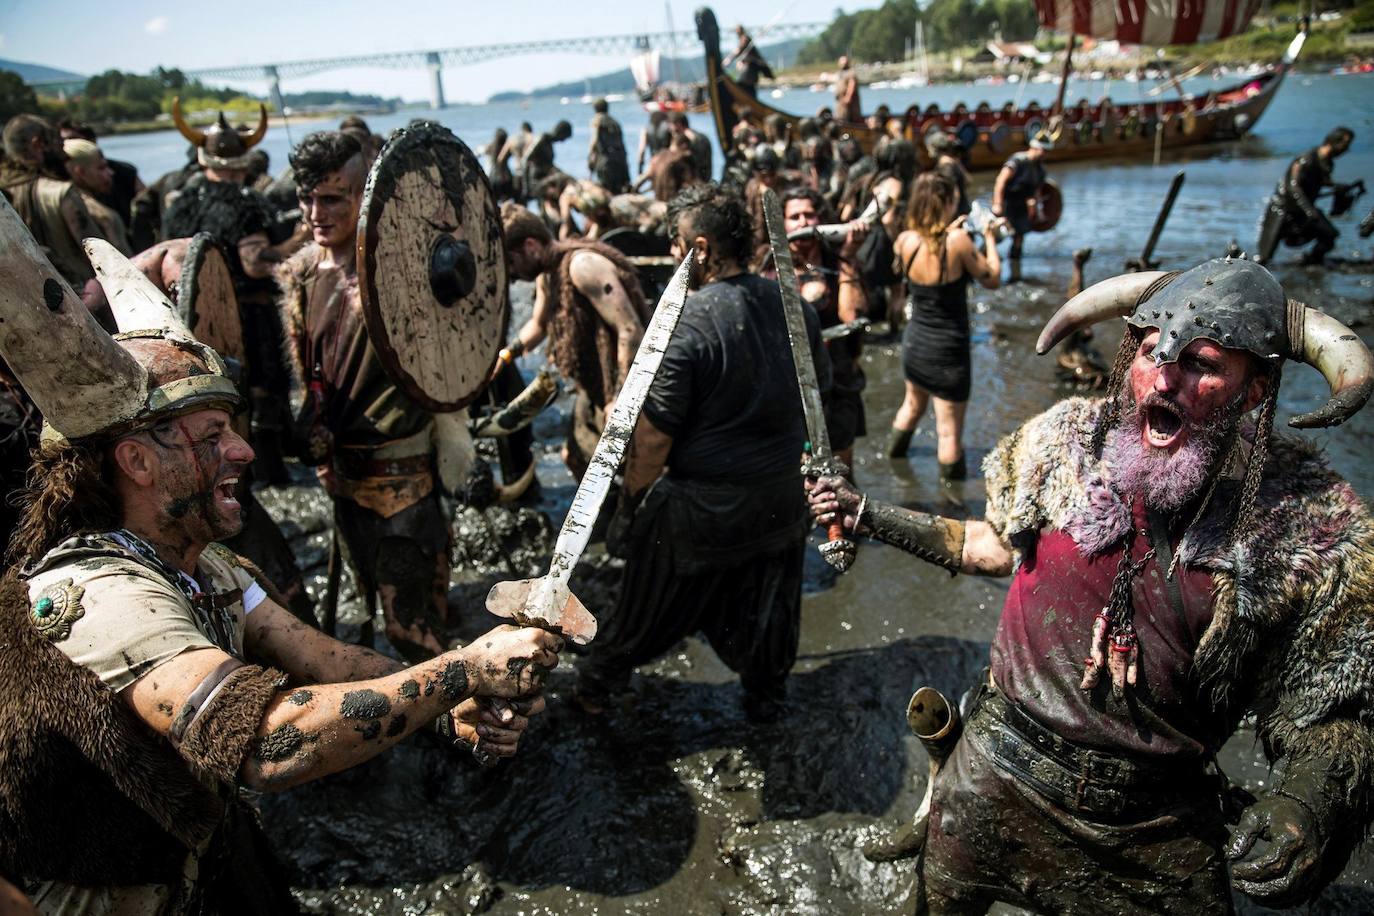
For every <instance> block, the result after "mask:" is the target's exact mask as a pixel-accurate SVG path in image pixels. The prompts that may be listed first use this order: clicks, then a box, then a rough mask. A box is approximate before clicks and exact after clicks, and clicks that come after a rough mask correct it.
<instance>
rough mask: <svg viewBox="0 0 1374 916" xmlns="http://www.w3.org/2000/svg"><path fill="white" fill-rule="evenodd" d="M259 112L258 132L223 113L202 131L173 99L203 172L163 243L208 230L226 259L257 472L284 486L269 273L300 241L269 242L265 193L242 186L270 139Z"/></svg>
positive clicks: (270, 217)
mask: <svg viewBox="0 0 1374 916" xmlns="http://www.w3.org/2000/svg"><path fill="white" fill-rule="evenodd" d="M258 110H259V114H258V126H257V127H256V128H254V129H253V130H252V131H247V130H238V129H236V128H233V127H230V126H229V122H228V121H226V120H225V119H224V113H223V112H221V113H220V116H219V120H218V121H217V122H216V123H215V124H213V125H211V126H210V127H209V128H207V129H205V130H200V129H199V128H195V127H192V126H191V125H189V124H187V123H186V119H185V118H183V117H182V114H181V100H180V99H174V100H173V101H172V120H173V121H174V122H175V123H176V126H177V129H178V130H180V131H181V134H182V136H184V137H185V138H186V139H187V140H189V141H191V143H193V144H195V146H196V150H197V151H196V158H197V161H198V162H199V163H200V165H201V167H202V169H203V170H204V171H203V172H202V174H201V175H199V176H195V177H193V178H192V179H191V180H189V181H188V182H187V183H186V185H185V187H184V188H182V190H181V192H180V193H179V194H178V195H177V197H176V199H175V200H173V201H172V202H171V204H170V205H169V206H168V208H167V212H166V213H165V215H164V216H163V219H162V237H163V238H164V239H178V238H189V237H191V236H193V235H195V234H196V233H198V232H206V233H209V234H210V236H211V237H212V238H213V239H214V240H215V242H216V244H218V245H219V246H220V247H221V248H223V249H224V251H225V253H226V254H227V255H228V256H229V268H230V270H231V271H232V273H233V275H234V287H235V292H236V293H237V294H238V300H239V307H240V310H241V316H242V323H243V332H244V337H245V344H246V347H247V355H248V365H247V366H245V367H244V369H245V372H246V375H247V380H248V392H249V398H250V401H251V404H250V407H251V416H252V424H253V436H252V440H253V447H254V450H255V451H256V452H257V454H258V464H259V468H258V470H259V471H260V472H262V476H263V477H264V478H265V479H267V480H268V481H270V482H272V483H287V482H289V476H288V475H287V473H286V468H285V465H283V464H282V456H281V449H280V444H279V443H280V442H281V440H282V433H283V432H284V430H285V426H286V415H285V413H284V412H283V409H282V407H283V399H282V397H281V393H282V391H283V390H285V388H286V374H285V370H284V367H283V365H282V359H281V324H280V322H279V320H278V314H277V309H276V286H275V284H274V283H273V279H272V272H273V270H274V269H275V268H276V267H277V265H279V264H280V263H281V262H282V261H283V260H285V258H286V257H287V256H289V255H290V254H291V253H292V252H293V251H295V250H296V249H297V248H298V247H300V242H301V241H302V237H300V236H297V235H291V236H290V237H289V238H286V239H281V238H276V239H274V238H273V237H272V233H273V232H274V231H276V230H275V229H274V227H275V223H276V219H275V212H276V211H275V210H274V208H273V207H272V205H271V204H269V203H268V202H267V199H266V198H265V197H263V196H262V194H260V193H258V192H257V191H254V190H253V189H252V188H249V187H246V186H245V184H244V183H245V182H246V181H247V178H248V172H249V168H250V166H251V162H250V161H249V153H250V152H251V150H252V149H253V147H254V146H256V145H257V144H258V143H260V142H261V141H262V138H263V136H264V135H266V133H267V108H266V106H261V105H260V106H258Z"/></svg>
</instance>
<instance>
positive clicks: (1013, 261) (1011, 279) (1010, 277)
mask: <svg viewBox="0 0 1374 916" xmlns="http://www.w3.org/2000/svg"><path fill="white" fill-rule="evenodd" d="M1009 263H1010V267H1009V269H1008V270H1007V282H1008V283H1020V282H1021V259H1020V258H1010V259H1009Z"/></svg>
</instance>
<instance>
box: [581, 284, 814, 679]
mask: <svg viewBox="0 0 1374 916" xmlns="http://www.w3.org/2000/svg"><path fill="white" fill-rule="evenodd" d="M803 307H804V308H805V311H806V318H807V331H808V335H809V337H810V340H811V351H812V354H813V356H814V358H815V359H816V361H817V368H818V374H819V375H820V376H821V378H822V380H823V382H824V383H828V381H829V361H828V359H827V358H826V356H825V350H824V348H823V347H822V345H821V343H820V327H819V322H818V321H817V319H816V315H815V312H814V310H812V309H811V308H810V307H808V306H803ZM644 416H646V417H647V418H648V419H649V420H650V421H652V422H653V424H654V426H656V427H658V428H659V429H660V430H662V431H663V432H665V433H667V434H669V435H671V436H672V437H673V445H672V450H671V452H670V453H669V455H668V472H667V474H666V475H665V476H663V477H661V478H659V480H658V481H657V482H656V483H654V484H653V486H652V487H651V488H650V490H649V492H648V493H647V495H646V496H645V497H644V501H643V503H642V504H641V506H640V508H639V511H638V512H637V514H636V515H635V518H634V522H633V525H632V530H631V533H630V536H629V537H628V538H627V541H628V543H629V544H630V556H629V560H628V562H627V563H626V566H625V577H624V582H623V587H622V589H621V593H620V598H619V601H618V602H617V604H616V608H615V612H614V613H613V614H612V615H611V616H610V618H609V619H608V620H607V621H605V622H604V624H603V627H602V630H601V632H600V634H598V636H597V638H596V641H595V642H594V643H593V644H592V648H591V655H590V658H589V659H588V664H587V666H586V667H585V669H584V672H583V679H582V683H581V686H580V689H581V690H582V691H583V692H584V693H586V694H588V695H590V696H595V695H598V694H603V695H604V694H608V693H611V692H614V691H616V690H618V689H619V688H621V687H623V685H624V684H625V681H626V680H627V679H628V677H629V674H630V670H631V669H632V668H634V667H635V666H637V665H642V664H645V663H647V662H649V661H651V660H652V659H653V658H655V657H656V656H658V655H660V654H662V653H663V652H665V651H667V650H668V649H669V648H670V647H671V646H672V645H673V644H674V643H676V642H677V641H678V640H679V639H681V638H683V637H684V636H687V635H690V634H693V633H697V632H701V633H702V634H704V635H705V636H706V638H707V640H708V641H709V642H710V643H711V646H712V648H714V649H715V651H716V653H717V654H718V655H719V656H720V657H721V660H722V661H724V662H725V663H726V664H727V665H729V666H730V668H731V669H732V670H734V671H737V672H739V673H740V676H741V678H740V679H741V681H742V683H743V685H744V688H745V691H746V692H747V693H748V694H751V695H754V696H758V697H761V698H765V699H777V698H778V697H780V695H781V693H782V691H783V687H784V682H785V681H786V678H787V673H788V672H789V671H790V670H791V668H792V664H793V662H794V661H795V660H796V653H797V639H798V635H799V627H800V614H801V575H802V552H803V549H804V546H805V537H806V527H807V524H806V504H805V499H804V496H803V491H802V484H801V473H800V470H799V463H798V459H799V457H800V455H801V451H802V445H803V443H804V441H805V439H806V427H805V422H804V420H803V417H802V411H801V401H800V398H799V397H798V394H797V379H796V372H795V369H794V368H793V365H792V353H791V348H790V345H789V344H788V339H787V327H786V325H785V323H784V318H783V312H782V303H781V301H780V299H779V294H778V287H777V284H776V283H770V282H768V281H766V280H764V279H762V278H761V277H757V276H754V275H752V274H742V275H739V276H735V277H731V278H729V279H727V280H722V281H719V282H716V283H711V284H708V285H707V286H705V287H703V288H702V289H700V290H698V291H697V292H695V293H693V294H692V295H691V296H689V297H688V299H687V303H686V306H685V308H684V309H683V314H682V318H681V320H680V321H679V323H678V326H677V330H676V331H674V333H673V338H672V340H671V341H670V342H669V344H668V347H667V349H666V350H665V351H664V354H663V362H662V365H661V366H660V368H659V372H658V376H657V378H655V380H654V383H653V386H652V387H651V388H650V389H649V395H648V398H647V399H646V401H645V403H644Z"/></svg>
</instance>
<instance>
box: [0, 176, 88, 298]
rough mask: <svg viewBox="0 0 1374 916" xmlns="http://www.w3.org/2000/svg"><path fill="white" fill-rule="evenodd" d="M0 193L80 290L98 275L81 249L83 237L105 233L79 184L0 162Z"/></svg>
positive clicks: (59, 268) (44, 249) (55, 263)
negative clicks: (87, 203) (84, 199)
mask: <svg viewBox="0 0 1374 916" xmlns="http://www.w3.org/2000/svg"><path fill="white" fill-rule="evenodd" d="M0 192H3V193H4V195H5V197H6V198H8V199H9V202H10V204H11V205H12V206H13V207H14V210H15V212H16V213H18V214H19V218H20V219H22V220H23V221H24V225H26V226H28V227H29V232H31V233H33V237H34V241H36V242H38V244H39V247H41V248H42V249H43V253H44V254H45V255H47V257H48V260H49V261H51V262H52V265H53V267H55V268H57V272H58V273H60V274H61V275H62V279H64V280H66V281H67V282H68V283H69V284H71V286H72V288H74V289H76V290H77V291H78V292H79V291H80V290H81V287H82V286H83V285H84V284H85V283H86V281H87V280H89V279H91V278H92V277H94V276H95V271H94V270H92V269H91V265H90V262H88V261H87V260H86V253H85V252H84V251H82V249H81V240H82V239H84V238H104V235H103V234H102V233H101V231H100V228H99V227H98V226H97V225H96V223H95V220H93V219H91V216H90V213H89V212H87V210H86V205H85V204H84V203H83V202H82V200H81V193H80V192H79V191H78V190H77V188H76V186H75V185H74V184H72V183H71V182H69V181H54V180H53V179H51V178H48V177H46V176H43V175H40V174H38V173H37V172H35V171H32V170H29V169H25V168H22V167H21V166H19V165H16V164H14V163H7V164H3V165H0ZM69 214H70V216H71V219H70V220H69V219H68V215H69ZM73 222H74V223H75V225H73Z"/></svg>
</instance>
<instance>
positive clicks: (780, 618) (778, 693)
mask: <svg viewBox="0 0 1374 916" xmlns="http://www.w3.org/2000/svg"><path fill="white" fill-rule="evenodd" d="M793 476H794V477H795V475H793ZM782 486H783V487H784V488H791V489H792V490H797V487H798V485H797V482H796V480H795V479H791V480H789V479H787V478H784V480H783V482H782ZM775 488H776V485H774V484H771V483H770V484H763V485H760V486H759V487H758V488H757V490H756V491H755V492H754V493H752V494H745V495H736V494H733V493H731V492H730V489H731V488H729V487H721V488H720V493H716V492H713V491H712V489H711V488H706V487H692V486H689V485H680V484H674V483H672V482H670V481H666V480H665V481H660V482H659V484H657V485H656V486H655V489H654V491H651V493H650V495H649V496H648V497H646V498H645V501H644V504H643V506H641V508H640V512H639V514H638V515H637V516H636V517H635V522H634V527H633V529H632V533H631V538H630V541H629V543H630V544H631V547H630V556H629V560H628V562H627V563H626V564H625V575H624V579H623V582H622V585H621V593H620V599H619V601H617V602H616V608H615V612H614V614H612V615H611V616H610V619H608V620H606V621H605V622H604V624H603V626H602V629H601V632H600V633H599V634H598V635H597V637H596V640H595V641H593V642H592V644H591V649H590V654H589V656H588V658H587V662H586V664H585V665H583V666H582V668H581V672H580V678H579V682H578V691H579V693H582V694H583V695H584V696H587V697H589V698H596V699H604V698H606V697H609V696H610V695H612V694H614V693H618V692H620V691H621V690H623V689H624V688H625V686H626V684H627V683H628V681H629V678H630V673H631V671H632V670H633V669H634V668H636V667H637V666H639V665H643V664H647V663H648V662H651V661H653V660H654V659H656V658H658V657H659V656H661V655H663V654H664V653H666V652H668V650H670V649H671V648H672V647H673V646H674V645H676V644H677V643H678V641H679V640H681V639H683V638H685V637H687V636H691V635H693V634H696V633H700V634H701V635H703V636H704V637H705V638H706V640H707V642H709V643H710V644H711V648H712V649H714V650H715V652H716V654H717V655H718V656H720V660H721V661H723V662H725V664H726V665H727V666H729V668H730V670H732V671H735V672H737V673H738V674H739V675H740V682H741V684H742V686H743V687H744V690H745V692H746V694H750V695H752V696H753V697H755V698H757V699H763V700H781V699H782V697H783V694H784V692H785V686H786V681H787V674H788V672H789V671H791V670H792V665H793V664H794V663H795V662H796V660H797V642H798V638H799V636H800V632H801V583H802V559H803V556H804V551H805V550H806V541H805V529H804V527H802V526H801V525H797V526H795V527H794V526H790V525H789V526H786V527H785V528H783V529H782V530H780V531H778V532H777V533H776V537H775V538H774V539H773V540H774V543H773V544H770V545H769V549H766V550H760V551H757V552H754V551H750V550H749V549H747V548H742V549H740V550H738V551H737V552H736V556H735V557H734V558H733V560H732V561H726V560H720V561H719V562H715V561H714V558H715V557H716V554H715V553H712V554H710V557H711V558H712V559H711V560H708V559H705V558H703V557H702V556H701V555H700V551H701V550H702V549H703V542H704V541H706V540H707V539H708V538H709V535H707V534H703V533H702V532H703V529H702V527H701V525H700V522H703V521H705V522H706V523H707V527H708V528H709V527H710V519H711V518H712V517H714V518H715V519H716V521H715V523H714V524H715V529H716V531H721V530H722V529H727V528H728V526H727V525H725V524H723V523H722V522H721V521H720V519H724V518H740V517H744V519H745V521H746V523H747V521H748V520H749V517H750V516H751V515H752V516H753V518H754V519H759V518H765V517H766V515H765V513H764V511H763V510H762V508H761V507H762V506H763V505H766V504H767V503H768V502H771V501H773V499H775V498H776V497H774V496H771V494H770V491H771V490H773V489H775ZM665 491H668V492H665ZM797 492H799V490H797ZM717 498H718V499H720V500H721V502H722V506H723V507H731V508H729V509H728V511H725V512H721V513H719V514H716V513H711V512H710V511H709V508H710V505H711V501H712V500H714V499H717ZM755 498H757V499H758V500H759V505H758V506H754V505H752V504H751V502H750V501H752V500H753V499H755ZM737 499H738V500H743V501H744V502H736V500H737ZM782 499H783V500H785V501H784V502H783V503H782V505H783V506H784V507H785V508H784V509H783V510H782V511H779V512H777V515H778V516H781V517H787V516H789V515H791V514H792V513H791V509H792V508H793V507H792V505H791V503H793V502H798V499H799V498H798V497H797V495H796V493H790V492H789V491H788V490H786V489H784V493H783V496H782ZM712 533H714V532H712ZM724 536H725V537H728V536H729V532H728V531H725V532H724ZM755 543H759V541H755Z"/></svg>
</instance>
